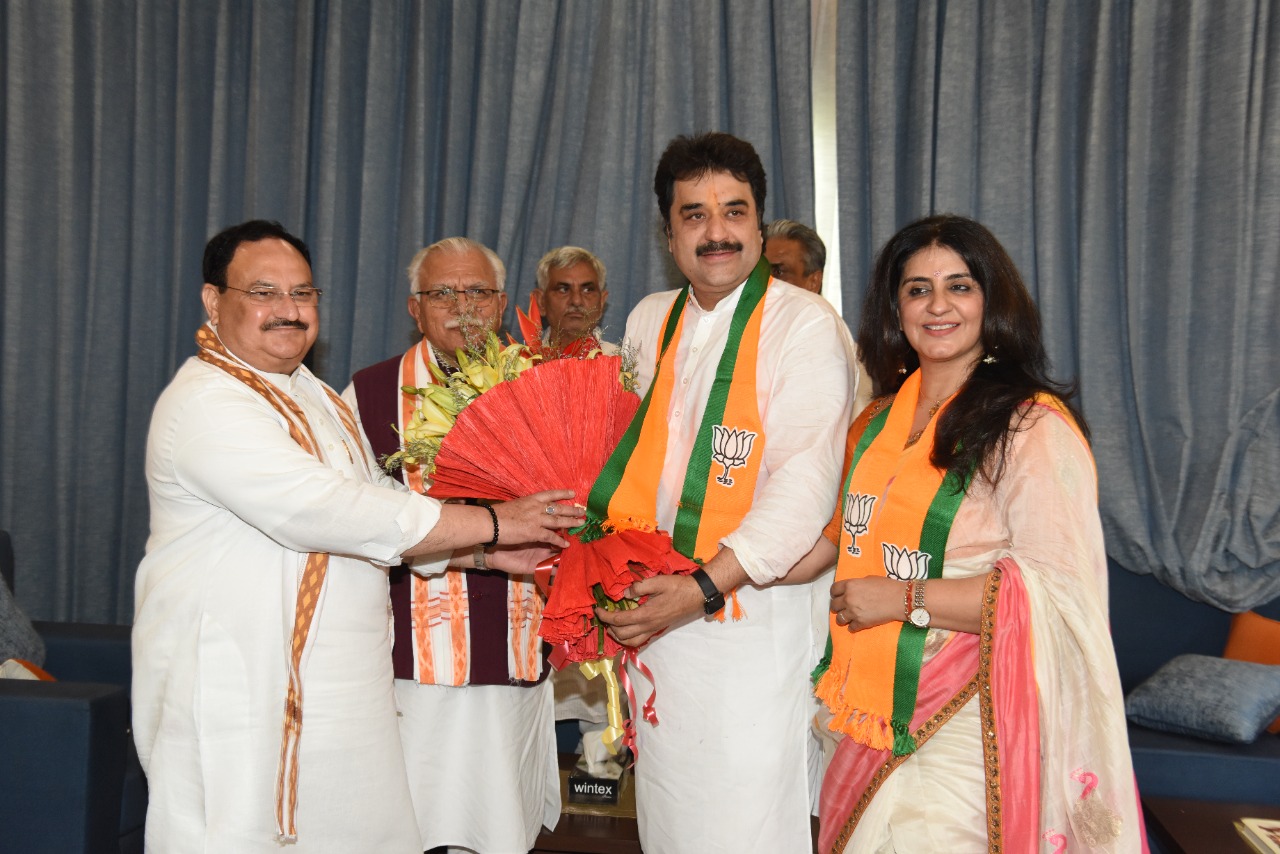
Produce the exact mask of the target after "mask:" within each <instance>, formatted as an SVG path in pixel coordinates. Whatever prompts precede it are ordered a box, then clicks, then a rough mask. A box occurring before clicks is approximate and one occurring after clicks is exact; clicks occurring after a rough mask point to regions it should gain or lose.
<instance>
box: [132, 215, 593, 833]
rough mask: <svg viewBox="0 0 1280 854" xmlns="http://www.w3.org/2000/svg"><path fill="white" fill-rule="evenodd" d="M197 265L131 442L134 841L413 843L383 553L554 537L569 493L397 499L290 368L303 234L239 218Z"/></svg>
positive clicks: (302, 342) (301, 305) (311, 299)
mask: <svg viewBox="0 0 1280 854" xmlns="http://www.w3.org/2000/svg"><path fill="white" fill-rule="evenodd" d="M203 272H204V279H205V284H204V287H203V289H202V292H201V296H202V299H203V301H204V307H205V311H206V312H207V313H208V316H209V322H208V323H207V324H205V325H204V326H202V327H201V328H200V330H199V331H198V332H197V334H196V343H197V348H198V350H197V355H196V356H195V357H193V358H191V359H189V360H187V362H186V363H185V364H183V365H182V367H181V368H180V369H179V370H178V372H177V375H176V376H175V377H174V379H173V381H172V382H171V383H170V384H169V387H168V388H166V389H165V391H164V393H163V394H161V396H160V399H159V401H158V402H157V403H156V408H155V412H154V414H153V416H152V420H151V429H150V433H149V434H148V437H147V462H146V474H147V485H148V488H149V490H150V497H151V535H150V537H149V538H148V540H147V551H146V556H145V557H144V558H143V560H142V563H141V565H140V566H139V567H138V576H137V595H136V602H137V605H136V615H135V620H134V627H133V659H134V660H133V722H134V740H135V741H136V742H137V746H138V757H139V759H141V761H142V767H143V770H144V771H145V772H146V774H147V779H148V788H149V791H150V795H149V798H148V805H147V823H146V847H147V850H149V851H189V850H201V851H235V852H249V854H253V852H277V851H279V850H280V848H281V845H282V844H283V843H292V845H291V847H290V850H293V851H298V852H333V854H339V852H341V854H350V852H369V854H375V852H376V854H384V852H402V854H408V852H418V851H421V850H422V847H421V845H419V835H418V830H417V827H416V825H415V822H414V820H413V812H412V807H411V804H410V800H409V790H408V785H407V782H406V780H405V770H404V760H403V757H402V755H401V752H400V740H399V738H398V737H397V732H396V728H395V727H396V725H395V721H396V709H395V704H394V697H393V694H392V689H391V655H390V649H389V645H388V626H387V574H386V567H387V566H388V565H392V564H396V563H399V561H400V559H401V558H402V557H405V556H415V555H429V554H437V553H443V554H444V555H446V556H447V555H448V554H449V553H451V552H453V551H454V550H456V549H460V548H461V549H463V550H464V551H465V553H467V554H470V552H471V548H472V547H473V546H475V545H476V544H478V543H490V544H496V543H499V542H501V543H510V544H519V543H550V544H554V545H560V544H562V543H563V540H562V539H561V538H560V537H559V536H558V535H557V534H556V533H555V532H554V531H553V530H549V529H551V528H558V527H564V526H566V525H570V524H573V523H574V521H575V519H574V517H575V516H576V512H575V511H573V510H572V508H569V507H565V506H562V505H558V504H555V503H554V502H555V501H556V500H558V499H562V498H565V497H570V496H571V495H572V493H569V492H562V491H557V492H544V493H540V494H538V495H535V496H530V497H529V498H524V499H520V500H517V501H512V502H508V503H506V504H503V505H498V506H496V507H495V508H493V509H492V510H490V509H486V508H482V507H466V506H460V505H459V506H448V507H445V506H442V505H441V504H440V503H439V502H437V501H434V500H432V499H429V498H425V497H423V496H420V495H413V494H410V493H409V492H407V491H406V490H404V489H403V488H402V487H399V486H398V485H396V484H395V483H394V481H391V480H390V479H389V478H387V477H386V476H385V475H384V474H383V473H382V472H381V471H380V469H379V468H378V465H377V463H376V462H375V460H374V458H373V455H372V453H371V452H370V450H369V447H368V445H367V444H366V443H365V442H364V441H363V439H362V437H361V436H360V434H359V431H358V429H357V427H356V424H355V418H354V416H353V415H352V413H351V412H350V410H349V409H348V408H347V407H346V406H345V405H344V404H343V403H342V401H341V400H339V398H338V396H337V395H336V394H335V393H334V392H333V390H332V389H330V388H329V387H328V386H327V385H325V384H324V383H322V382H320V380H318V379H316V377H315V376H314V375H313V374H312V373H311V372H310V371H309V370H307V368H306V367H304V366H303V365H302V360H303V358H304V357H305V356H306V354H307V352H308V351H309V350H310V349H311V346H312V344H314V343H315V340H316V336H317V333H318V332H319V324H320V317H319V301H320V295H321V291H320V289H319V288H317V287H315V285H314V284H313V282H312V278H311V263H310V253H309V252H308V250H307V247H306V244H305V243H303V242H302V241H301V240H299V239H298V238H297V237H295V236H293V235H292V234H289V233H288V232H287V231H285V230H284V229H283V228H282V227H281V226H280V225H279V224H278V223H274V222H267V221H264V220H252V221H250V222H246V223H242V224H241V225H237V226H233V227H231V228H228V229H226V230H225V231H222V232H221V233H219V234H217V235H215V236H214V237H213V238H212V239H211V240H210V241H209V243H208V246H207V247H206V249H205V253H204V270H203ZM548 508H551V509H550V510H548ZM535 551H536V550H535ZM521 554H524V556H523V557H521ZM530 559H531V556H530V555H528V554H527V553H521V552H506V553H495V554H494V555H493V559H492V562H493V563H495V564H500V565H503V566H505V567H507V568H509V569H522V568H526V567H527V565H528V563H529V560H530ZM442 560H443V559H442Z"/></svg>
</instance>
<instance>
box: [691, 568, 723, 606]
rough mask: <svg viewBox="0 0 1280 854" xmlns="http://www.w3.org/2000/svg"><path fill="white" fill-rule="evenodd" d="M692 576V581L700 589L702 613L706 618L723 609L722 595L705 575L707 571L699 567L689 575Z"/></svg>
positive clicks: (709, 577)
mask: <svg viewBox="0 0 1280 854" xmlns="http://www.w3.org/2000/svg"><path fill="white" fill-rule="evenodd" d="M689 574H690V575H692V576H693V580H694V581H696V582H698V586H699V587H701V588H702V611H703V613H705V614H706V615H707V616H712V615H713V614H715V613H716V612H718V611H719V610H720V609H721V608H723V607H724V594H723V593H721V592H720V589H719V588H717V587H716V583H715V582H714V581H712V580H711V576H709V575H707V571H706V570H705V569H702V568H701V567H699V568H698V569H695V570H694V571H693V572H691V573H689Z"/></svg>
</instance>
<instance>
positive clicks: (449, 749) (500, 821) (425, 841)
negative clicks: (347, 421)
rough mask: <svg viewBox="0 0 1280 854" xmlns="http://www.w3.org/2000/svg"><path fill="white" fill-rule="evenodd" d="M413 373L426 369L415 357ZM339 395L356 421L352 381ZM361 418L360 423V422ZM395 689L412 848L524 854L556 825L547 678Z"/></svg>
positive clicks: (442, 565) (423, 567)
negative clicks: (412, 820) (414, 838)
mask: <svg viewBox="0 0 1280 854" xmlns="http://www.w3.org/2000/svg"><path fill="white" fill-rule="evenodd" d="M428 348H430V344H428ZM415 350H417V348H416V347H415ZM417 352H418V353H420V352H421V351H417ZM428 355H429V357H430V358H434V357H435V356H434V353H433V352H429V353H428ZM417 376H419V377H427V376H429V373H428V370H427V366H426V364H425V363H424V362H423V361H422V359H421V358H419V360H418V365H417ZM420 381H421V380H420ZM395 391H396V389H393V388H389V389H387V392H388V393H393V392H395ZM342 397H343V400H345V401H346V402H347V403H348V404H349V405H350V406H351V408H352V410H353V411H355V412H356V417H357V420H359V418H360V414H359V406H358V401H357V398H356V393H355V386H354V384H350V385H348V386H347V388H346V389H345V390H344V391H343V393H342ZM360 427H361V430H362V431H363V430H364V424H363V422H361V424H360ZM449 557H450V555H448V554H442V555H429V556H426V557H423V558H419V559H418V560H416V561H414V562H412V564H411V568H412V570H413V571H414V572H415V573H418V574H419V575H424V576H434V575H439V574H441V573H444V572H447V571H450V570H448V568H447V567H448V560H449ZM404 637H407V635H404ZM494 642H502V641H500V640H499V641H494ZM434 649H435V653H436V667H437V672H448V671H447V668H449V667H451V666H452V663H451V659H450V655H451V653H450V649H449V643H448V636H447V634H443V633H442V634H441V635H440V638H439V640H438V641H437V643H435V644H434ZM395 698H396V705H397V709H398V712H399V716H400V717H399V723H400V739H401V742H402V744H403V749H404V764H405V767H406V769H407V771H408V777H409V790H410V794H411V796H412V802H413V812H414V815H415V816H416V817H417V825H418V828H419V837H420V839H419V845H418V850H420V851H421V850H425V849H430V848H435V847H438V846H450V847H457V848H461V849H464V850H471V851H478V852H482V854H524V852H526V851H528V850H529V849H530V848H532V847H533V844H534V842H535V841H536V840H537V838H538V834H539V833H540V832H541V830H542V827H543V826H544V825H545V826H547V827H550V828H554V827H555V826H556V823H557V821H558V820H559V818H560V770H559V763H558V759H557V755H556V737H555V717H554V714H553V702H554V696H553V692H552V688H551V680H550V679H547V680H545V681H544V682H543V683H542V684H540V685H534V686H518V685H459V686H453V685H427V684H419V683H417V682H414V681H412V680H407V679H397V680H395Z"/></svg>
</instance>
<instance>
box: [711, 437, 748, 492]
mask: <svg viewBox="0 0 1280 854" xmlns="http://www.w3.org/2000/svg"><path fill="white" fill-rule="evenodd" d="M755 441H756V434H755V433H752V432H751V431H749V430H738V429H736V428H733V427H723V426H721V425H719V424H713V425H711V459H712V460H713V461H714V462H717V463H719V464H720V465H722V466H724V474H722V475H720V476H719V477H717V478H716V483H719V484H721V485H722V486H733V478H731V477H729V472H730V471H731V470H732V469H736V468H742V467H743V466H745V465H746V464H747V458H748V457H750V456H751V446H752V445H753V444H755Z"/></svg>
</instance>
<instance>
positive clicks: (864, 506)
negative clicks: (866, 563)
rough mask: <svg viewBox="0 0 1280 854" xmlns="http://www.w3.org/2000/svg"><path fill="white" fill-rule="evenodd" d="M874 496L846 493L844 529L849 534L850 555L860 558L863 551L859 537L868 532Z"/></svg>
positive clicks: (874, 501) (874, 500)
mask: <svg viewBox="0 0 1280 854" xmlns="http://www.w3.org/2000/svg"><path fill="white" fill-rule="evenodd" d="M875 503H876V497H875V496H874V495H863V494H862V493H861V492H859V493H857V494H856V495H855V494H854V493H852V492H849V493H846V494H845V497H844V529H845V531H846V532H847V533H848V534H849V545H848V546H846V547H845V548H846V549H847V550H848V552H849V554H851V555H853V556H854V557H858V556H860V555H861V554H862V549H860V548H858V537H859V536H861V535H862V534H865V533H866V532H867V522H868V521H870V519H871V508H872V507H874V506H875Z"/></svg>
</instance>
